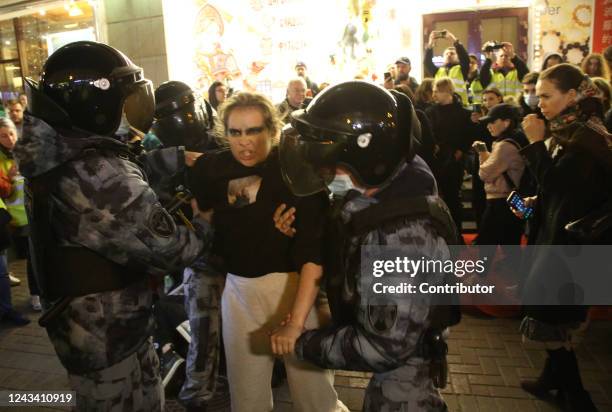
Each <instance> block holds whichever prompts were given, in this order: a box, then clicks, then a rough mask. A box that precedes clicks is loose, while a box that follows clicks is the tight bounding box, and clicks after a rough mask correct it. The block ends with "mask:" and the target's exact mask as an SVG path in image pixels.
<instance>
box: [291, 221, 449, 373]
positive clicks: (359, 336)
mask: <svg viewBox="0 0 612 412" xmlns="http://www.w3.org/2000/svg"><path fill="white" fill-rule="evenodd" d="M381 236H384V239H381V238H380V237H381ZM366 239H367V241H366V243H365V244H385V245H389V246H402V251H403V252H404V251H405V252H406V253H407V255H408V256H413V258H417V257H421V256H424V257H426V258H431V259H445V258H448V256H449V251H448V246H447V245H446V242H445V241H444V239H443V238H442V237H440V236H439V235H438V234H437V232H436V231H435V229H434V227H433V225H432V224H431V223H429V222H428V221H427V220H416V221H412V222H408V223H405V224H403V225H402V226H401V227H399V228H398V229H395V230H393V231H385V233H384V234H382V233H378V232H372V233H370V235H369V236H368V237H367V238H366ZM356 253H360V251H359V249H358V250H357V252H356ZM366 276H368V278H367V279H366V281H365V282H360V284H362V285H363V287H365V288H368V286H367V285H368V284H369V282H370V281H373V280H374V279H375V278H373V277H371V276H369V275H366ZM428 281H429V279H428ZM440 282H442V279H440ZM429 283H430V284H435V283H436V282H435V281H434V280H432V281H429ZM368 289H369V290H370V291H371V290H372V289H371V287H370V288H368ZM368 293H369V292H368V290H362V291H360V294H361V296H362V300H361V301H362V302H363V304H362V303H361V302H360V303H358V304H359V305H360V306H359V308H357V317H356V319H357V321H356V322H355V323H353V324H348V325H342V326H335V327H330V328H327V329H316V330H311V331H306V332H305V333H304V334H302V336H301V337H300V338H299V340H298V342H297V344H296V354H297V356H298V357H299V358H300V359H305V360H308V361H311V362H313V363H315V364H316V365H318V366H320V367H322V368H330V369H348V370H359V371H372V372H386V371H390V370H393V369H396V368H398V367H400V366H402V365H404V364H405V363H406V360H407V359H408V358H410V357H411V356H419V354H420V349H421V348H420V340H421V338H422V335H423V333H424V332H425V330H426V329H427V328H428V327H429V324H430V321H429V313H430V309H431V307H432V299H433V296H432V295H424V294H405V295H395V294H394V295H376V296H372V297H371V298H367V297H366V298H365V299H364V298H363V296H365V295H367V294H368Z"/></svg>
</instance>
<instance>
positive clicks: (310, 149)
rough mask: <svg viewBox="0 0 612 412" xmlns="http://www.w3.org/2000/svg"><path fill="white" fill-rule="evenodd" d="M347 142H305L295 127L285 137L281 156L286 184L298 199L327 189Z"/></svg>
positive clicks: (289, 127)
mask: <svg viewBox="0 0 612 412" xmlns="http://www.w3.org/2000/svg"><path fill="white" fill-rule="evenodd" d="M345 147H346V139H344V138H342V137H340V138H338V136H336V137H335V138H334V139H325V138H320V139H316V140H314V139H308V138H307V139H305V138H304V137H303V136H301V135H300V133H299V132H298V131H297V129H295V128H294V127H293V126H291V125H286V126H285V128H284V129H283V131H282V134H281V140H280V146H279V154H280V164H281V173H282V175H283V179H284V180H285V183H286V184H287V185H288V186H289V188H290V189H291V191H292V192H293V194H295V195H296V196H309V195H312V194H314V193H317V192H321V191H324V190H326V189H327V185H328V184H330V183H331V181H332V180H333V179H334V176H335V174H336V163H337V162H338V158H339V157H340V154H341V153H342V152H343V150H344V148H345Z"/></svg>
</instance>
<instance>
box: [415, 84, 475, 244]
mask: <svg viewBox="0 0 612 412" xmlns="http://www.w3.org/2000/svg"><path fill="white" fill-rule="evenodd" d="M434 100H435V101H436V104H434V105H433V106H432V107H430V108H428V109H427V111H426V112H425V113H426V114H427V117H428V118H429V120H430V121H431V124H432V127H433V132H434V136H435V140H436V142H437V146H438V150H437V154H436V159H437V163H438V171H437V173H436V176H439V179H438V187H439V189H440V194H441V196H442V198H443V199H444V201H445V202H446V204H447V205H448V208H449V209H450V211H451V215H452V216H453V220H454V221H455V224H456V225H457V230H458V232H459V233H461V221H462V217H461V215H462V212H461V209H462V205H461V184H462V182H463V171H464V167H463V161H464V155H465V153H466V152H467V151H468V150H469V149H470V146H471V144H472V140H473V136H474V130H475V127H474V124H473V123H472V121H471V119H470V116H471V113H470V111H469V110H467V109H465V108H463V107H462V105H461V102H460V100H459V99H458V98H457V97H456V96H455V95H454V85H453V81H452V80H451V79H450V78H448V77H446V78H441V79H438V80H436V82H435V84H434Z"/></svg>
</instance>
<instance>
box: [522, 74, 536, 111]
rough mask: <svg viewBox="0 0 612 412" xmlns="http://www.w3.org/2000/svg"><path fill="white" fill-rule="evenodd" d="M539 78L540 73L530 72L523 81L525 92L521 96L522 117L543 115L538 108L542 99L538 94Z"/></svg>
mask: <svg viewBox="0 0 612 412" xmlns="http://www.w3.org/2000/svg"><path fill="white" fill-rule="evenodd" d="M539 76H540V73H538V72H530V73H527V74H526V75H525V76H524V77H523V80H522V81H521V83H522V84H523V91H522V92H521V95H520V96H519V105H520V106H521V111H522V113H521V114H522V117H525V116H527V115H528V114H537V115H538V116H541V115H542V112H541V111H540V108H539V107H538V103H539V101H540V99H539V98H538V95H537V94H536V83H537V82H538V77H539Z"/></svg>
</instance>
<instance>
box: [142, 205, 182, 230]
mask: <svg viewBox="0 0 612 412" xmlns="http://www.w3.org/2000/svg"><path fill="white" fill-rule="evenodd" d="M148 225H149V229H150V230H151V231H152V232H153V233H155V234H156V235H158V236H161V237H170V236H172V235H173V234H174V232H175V231H176V223H174V220H173V219H172V216H170V214H169V213H168V212H167V211H166V209H164V208H163V207H161V206H160V205H158V206H157V207H155V210H153V212H151V215H150V216H149V222H148Z"/></svg>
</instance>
